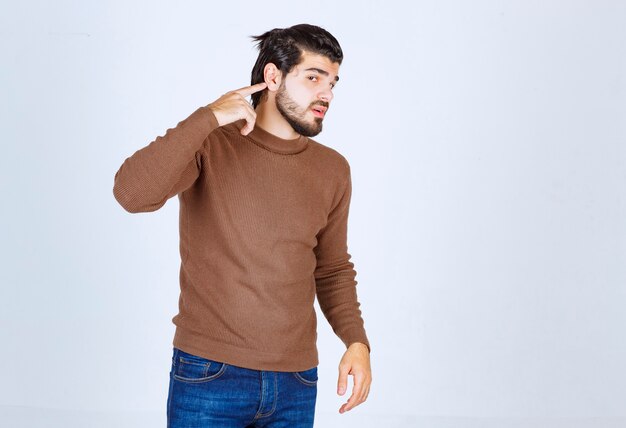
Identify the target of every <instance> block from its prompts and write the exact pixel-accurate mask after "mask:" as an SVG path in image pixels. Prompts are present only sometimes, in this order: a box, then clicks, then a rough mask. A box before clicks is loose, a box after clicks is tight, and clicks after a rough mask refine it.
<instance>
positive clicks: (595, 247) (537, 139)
mask: <svg viewBox="0 0 626 428" xmlns="http://www.w3.org/2000/svg"><path fill="white" fill-rule="evenodd" d="M221 3H223V4H220V5H219V6H218V5H217V3H216V2H202V1H194V2H191V1H185V2H176V3H175V2H154V1H150V2H148V1H142V2H132V3H130V4H129V3H127V2H122V1H115V2H114V1H107V2H95V1H91V2H79V1H58V2H43V1H39V2H35V1H30V2H12V3H10V4H9V2H3V3H2V6H1V8H2V9H1V12H0V53H1V59H0V61H1V66H0V100H1V102H0V129H1V130H2V136H1V140H2V155H1V156H0V174H2V175H1V177H0V186H1V190H2V195H3V196H4V198H3V200H4V202H3V204H2V210H0V216H1V218H0V220H1V222H0V224H1V226H0V231H1V235H0V239H1V242H2V247H1V248H2V254H1V260H2V262H1V263H2V266H1V268H0V284H1V289H0V290H1V291H0V325H1V326H2V328H1V329H0V342H1V343H2V349H3V352H2V353H0V365H1V366H2V367H3V376H2V382H0V405H1V406H5V409H10V406H27V407H28V408H35V407H39V408H55V409H62V410H64V411H71V410H73V409H75V410H79V411H83V412H84V411H105V412H123V411H131V412H153V414H155V415H156V414H159V415H162V418H161V416H158V417H159V418H160V419H159V420H161V421H162V422H163V423H164V414H165V400H166V396H167V384H168V373H169V368H170V367H169V364H170V358H171V340H172V337H173V332H174V326H173V324H172V323H171V318H172V317H173V316H174V315H175V314H176V313H177V303H178V267H179V265H178V264H179V260H180V259H179V255H178V201H177V200H176V198H173V199H172V200H170V201H169V202H168V203H167V204H166V205H165V206H164V207H163V208H162V209H161V210H159V211H157V212H154V213H149V214H134V215H131V214H128V213H126V212H125V211H124V210H123V209H122V208H121V207H120V206H119V205H118V204H117V202H116V201H115V199H114V198H113V194H112V186H113V176H114V174H115V172H116V171H117V169H118V168H119V166H120V165H121V163H122V162H123V160H124V159H125V158H126V157H128V156H130V155H131V154H132V153H133V152H134V151H135V150H137V149H139V148H141V147H143V146H145V145H146V144H148V143H149V142H150V141H151V140H152V139H154V138H155V137H156V136H157V135H163V133H164V132H165V130H166V129H167V128H169V127H172V126H175V125H176V123H177V122H179V121H180V120H182V119H183V118H185V117H186V116H188V115H189V114H190V113H191V112H192V111H194V110H195V109H196V108H197V107H199V106H201V105H206V104H208V103H209V102H211V101H213V100H214V99H216V98H217V97H219V96H220V95H221V94H223V93H224V92H226V91H228V90H230V89H235V88H238V87H241V86H244V85H246V84H248V83H249V75H250V70H251V68H252V65H253V64H254V60H255V59H256V51H255V50H254V48H253V44H252V43H251V42H250V39H249V38H248V37H247V36H249V35H252V34H260V33H262V32H264V31H266V30H269V29H271V28H275V27H286V26H290V25H293V24H297V23H301V22H307V23H312V24H317V25H320V26H322V27H324V28H326V29H327V30H329V31H330V32H331V33H333V34H334V35H335V36H336V37H337V38H338V39H339V41H340V43H341V45H342V48H343V50H344V53H345V61H344V63H343V65H342V66H341V69H340V75H341V83H340V85H339V86H338V87H337V89H336V91H335V99H334V101H333V108H332V110H331V112H329V113H331V114H329V116H328V117H327V119H326V121H325V127H324V132H323V133H322V134H320V135H319V136H318V137H317V138H316V139H317V140H318V141H320V142H322V143H323V144H326V145H329V146H331V147H334V148H336V149H337V150H339V151H340V152H341V153H343V154H344V155H345V156H346V157H347V158H348V160H349V161H350V164H351V166H352V174H353V199H352V207H351V214H350V227H349V229H350V232H349V233H350V236H349V239H350V240H349V249H350V253H351V254H352V255H353V261H354V262H355V267H356V270H357V273H358V274H357V280H358V281H359V285H358V293H359V297H360V300H361V302H362V310H363V311H364V317H365V323H366V329H367V331H368V334H369V336H370V340H371V342H372V349H373V350H372V367H373V371H374V373H373V374H374V381H373V384H372V392H371V393H370V397H369V399H368V401H367V402H366V403H364V404H362V405H361V406H359V407H357V408H356V409H354V410H353V411H352V412H349V413H348V414H346V415H338V414H337V410H338V408H339V407H340V405H341V404H342V403H343V402H344V401H345V398H344V397H338V396H337V395H336V394H335V385H336V374H337V368H336V366H337V364H338V363H339V359H340V357H341V355H342V351H343V347H342V344H341V343H340V341H339V339H338V338H336V337H335V336H334V335H333V333H332V331H331V329H330V327H329V326H328V324H327V323H326V321H325V319H324V318H323V316H322V315H321V313H319V315H320V316H319V327H318V330H319V335H320V338H319V343H318V345H319V348H320V358H321V364H320V384H319V390H318V404H317V411H318V414H319V415H320V416H319V418H320V419H319V421H322V422H321V423H323V425H320V426H338V424H339V423H341V424H342V425H341V426H380V421H381V420H386V421H389V422H388V426H412V425H411V423H410V422H408V421H409V420H412V421H417V420H419V418H420V417H422V418H425V417H428V416H433V417H434V416H440V417H442V418H450V419H449V420H450V421H457V422H458V423H456V424H455V423H452V422H451V423H450V425H445V426H450V427H452V426H454V427H457V426H470V424H471V423H470V422H467V424H468V425H463V423H465V422H463V421H471V420H472V419H471V418H483V419H480V420H486V419H488V418H505V419H506V418H508V419H507V420H510V421H512V420H522V419H517V418H536V419H533V420H532V421H535V422H532V421H531V420H529V421H531V422H528V425H527V426H539V425H538V422H536V421H538V420H547V419H548V418H570V419H564V420H566V421H575V420H577V418H578V420H579V422H580V421H582V420H583V418H600V419H584V420H586V421H590V420H591V421H593V422H585V423H584V424H583V425H581V426H586V427H588V426H608V425H606V424H608V421H613V422H615V421H621V420H622V419H620V418H626V410H625V407H624V405H623V404H624V397H625V396H626V370H625V366H624V361H626V335H625V334H624V327H625V323H626V315H625V310H624V307H625V304H626V263H625V262H626V223H625V219H626V186H625V185H626V173H625V171H626V169H625V167H626V148H625V143H626V141H625V140H626V125H625V119H626V26H625V25H624V22H626V3H624V2H621V1H617V0H616V1H613V2H610V1H586V2H584V1H547V2H546V1H509V2H505V1H473V2H465V1H441V0H438V1H434V0H433V1H428V2H424V1H421V2H408V1H407V2H405V1H386V2H373V1H360V2H356V1H354V2H331V1H320V2H302V3H295V2H293V1H276V2H271V3H261V2H244V1H228V2H221ZM33 412H35V410H33ZM18 413H20V412H18ZM23 414H28V411H26V412H22V413H20V415H22V416H23ZM376 415H378V416H376ZM393 415H396V416H395V417H394V416H393ZM402 415H409V419H407V416H404V417H403V416H402ZM410 415H413V416H414V418H410ZM22 416H19V417H18V418H21V417H22ZM359 418H360V419H359ZM377 418H378V419H377ZM455 418H456V419H455ZM466 418H467V419H466ZM537 418H538V419H537ZM602 418H606V419H602ZM423 420H424V421H425V420H426V419H423ZM428 420H430V421H431V425H428V424H422V425H420V426H440V425H435V424H434V423H432V421H433V420H434V419H428ZM476 420H478V419H476ZM494 420H495V419H494ZM368 421H369V425H368V423H367V422H368ZM377 421H378V422H377ZM394 421H395V422H394ZM394 423H395V424H396V425H394ZM603 424H604V425H603ZM505 425H506V424H505ZM505 425H500V426H505ZM548 425H549V424H548ZM15 426H17V424H16V425H15ZM24 426H26V425H24ZM38 426H39V425H38ZM118 426H119V425H118ZM133 426H138V424H137V423H136V422H135V423H133ZM146 426H154V424H152V425H150V424H148V425H146ZM416 426H417V425H416ZM441 426H443V425H441ZM471 426H474V425H471ZM481 426H482V425H481ZM484 426H486V425H484ZM495 426H497V424H496V425H495ZM506 426H513V424H512V423H509V425H506ZM515 426H517V425H515ZM519 426H522V425H519ZM525 426H526V425H525ZM551 426H556V425H555V424H553V425H551ZM567 426H571V425H567Z"/></svg>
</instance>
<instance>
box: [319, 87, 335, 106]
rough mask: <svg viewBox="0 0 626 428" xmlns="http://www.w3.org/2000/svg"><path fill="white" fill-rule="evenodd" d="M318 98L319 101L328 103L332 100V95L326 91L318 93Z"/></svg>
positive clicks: (329, 91)
mask: <svg viewBox="0 0 626 428" xmlns="http://www.w3.org/2000/svg"><path fill="white" fill-rule="evenodd" d="M318 97H319V99H320V100H322V101H326V102H327V103H329V102H330V101H331V100H332V99H333V93H332V92H331V90H330V89H328V90H326V91H322V92H320V93H319V95H318Z"/></svg>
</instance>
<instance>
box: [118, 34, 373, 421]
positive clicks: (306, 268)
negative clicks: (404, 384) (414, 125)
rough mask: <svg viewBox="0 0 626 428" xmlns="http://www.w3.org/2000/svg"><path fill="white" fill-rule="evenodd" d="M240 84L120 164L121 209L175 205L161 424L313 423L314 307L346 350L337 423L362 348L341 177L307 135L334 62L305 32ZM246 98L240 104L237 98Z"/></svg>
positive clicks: (322, 110) (332, 50)
mask: <svg viewBox="0 0 626 428" xmlns="http://www.w3.org/2000/svg"><path fill="white" fill-rule="evenodd" d="M254 40H255V41H257V42H258V48H259V57H258V59H257V62H256V64H255V66H254V69H253V71H252V79H251V80H252V81H251V83H252V85H251V86H246V87H243V88H240V89H238V90H234V91H230V92H227V93H226V94H224V95H222V96H221V97H220V98H218V99H217V100H216V101H214V102H212V103H210V104H208V105H207V106H204V107H200V108H198V109H197V110H196V111H195V112H193V113H192V114H191V115H190V116H189V117H187V118H186V119H184V120H183V121H181V122H179V123H178V125H177V126H176V127H175V128H171V129H168V130H167V132H166V133H165V135H164V136H162V137H161V136H159V137H157V138H156V139H155V140H154V141H153V142H151V143H150V144H149V145H148V146H146V147H144V148H142V149H140V150H138V151H137V152H135V153H134V154H133V155H132V156H131V157H129V158H127V159H126V160H125V161H124V163H123V164H122V166H121V167H120V169H119V171H118V172H117V173H116V175H115V185H114V188H113V193H114V195H115V198H116V199H117V201H118V202H119V203H120V204H121V205H122V206H123V207H124V208H125V209H126V210H127V211H129V212H132V213H137V212H148V211H155V210H157V209H159V208H160V207H162V206H163V205H164V204H165V202H166V201H167V200H168V199H169V198H171V197H172V196H174V195H178V198H179V201H180V225H179V226H180V252H181V270H180V298H179V313H178V314H177V315H176V316H175V317H174V318H173V320H172V321H173V322H174V324H175V325H176V333H175V336H174V340H173V345H174V348H173V351H174V352H173V358H172V367H171V372H170V388H169V393H168V400H167V417H168V427H172V428H173V427H179V426H180V427H182V426H185V427H191V426H193V427H201V426H202V427H204V426H207V427H208V426H211V427H213V426H229V427H230V426H232V427H235V426H237V427H244V426H264V427H265V426H267V427H278V426H281V427H282V426H289V427H305V426H306V427H310V426H312V425H313V420H314V413H315V401H316V397H317V365H318V362H319V361H318V352H317V347H316V341H317V331H316V323H317V320H316V313H315V308H314V306H313V303H314V299H315V297H316V296H317V299H318V302H319V305H320V308H321V309H322V312H323V313H324V316H325V317H326V319H327V320H328V322H329V323H330V324H331V326H332V328H333V330H334V332H335V333H336V334H337V335H338V337H339V338H340V339H341V340H342V341H343V342H344V344H345V345H346V347H347V350H346V352H345V354H344V355H343V358H342V359H341V362H340V364H339V378H338V384H337V392H338V394H340V395H343V394H344V393H345V391H346V389H347V384H348V375H352V376H353V381H354V387H353V390H352V395H351V397H350V398H349V400H348V401H347V402H346V403H344V404H343V405H342V406H341V408H340V409H339V412H340V413H343V412H345V411H347V410H350V409H351V408H353V407H355V406H357V405H359V404H360V403H362V402H363V401H365V400H366V398H367V396H368V393H369V389H370V384H371V379H372V376H371V369H370V359H369V352H370V345H369V341H368V338H367V335H366V332H365V329H364V322H363V319H362V317H361V311H360V309H359V307H360V303H359V302H358V299H357V294H356V288H355V287H356V284H357V282H356V280H355V276H356V272H355V270H354V265H353V263H352V262H350V258H351V256H350V254H349V253H348V252H347V221H348V211H349V205H350V197H351V178H350V167H349V164H348V162H347V161H346V159H345V158H344V157H343V156H342V155H341V154H339V153H338V152H337V151H335V150H333V149H331V148H329V147H327V146H324V145H322V144H320V143H318V142H316V141H314V140H313V139H311V138H310V137H313V136H315V135H317V134H319V133H320V132H321V130H322V123H323V120H324V116H325V115H326V113H327V111H328V108H329V107H330V104H331V102H332V100H333V88H334V86H335V85H336V84H337V81H338V80H339V76H338V72H339V66H340V64H341V62H342V60H343V53H342V51H341V48H340V46H339V43H338V42H337V40H336V39H335V38H334V37H333V36H332V35H331V34H330V33H328V32H327V31H326V30H324V29H322V28H320V27H317V26H313V25H307V24H301V25H296V26H293V27H290V28H285V29H274V30H271V31H268V32H266V33H264V34H262V35H261V36H256V37H254ZM248 96H251V97H252V106H251V105H250V103H249V102H248V101H246V97H248Z"/></svg>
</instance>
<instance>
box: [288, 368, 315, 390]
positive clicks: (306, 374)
mask: <svg viewBox="0 0 626 428" xmlns="http://www.w3.org/2000/svg"><path fill="white" fill-rule="evenodd" d="M292 373H293V375H294V376H295V378H296V379H298V380H299V381H300V382H301V383H303V384H305V385H308V386H315V385H317V367H313V368H312V369H308V370H304V371H300V372H292Z"/></svg>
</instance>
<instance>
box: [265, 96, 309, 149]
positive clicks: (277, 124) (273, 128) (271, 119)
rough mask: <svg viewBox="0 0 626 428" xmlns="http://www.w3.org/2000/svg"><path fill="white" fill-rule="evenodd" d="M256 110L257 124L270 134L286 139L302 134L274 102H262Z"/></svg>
mask: <svg viewBox="0 0 626 428" xmlns="http://www.w3.org/2000/svg"><path fill="white" fill-rule="evenodd" d="M255 111H256V121H255V125H258V126H260V127H261V128H263V129H264V130H265V131H267V132H269V133H270V134H274V135H276V136H277V137H279V138H283V139H285V140H293V139H296V138H298V137H299V136H300V134H298V133H297V132H296V131H294V130H293V128H292V127H291V125H290V124H289V122H287V121H286V120H285V118H284V117H283V116H282V115H281V114H280V112H279V111H278V110H277V109H276V105H275V104H274V103H273V102H268V101H265V102H262V103H261V104H259V105H258V106H257V108H256V110H255Z"/></svg>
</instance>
